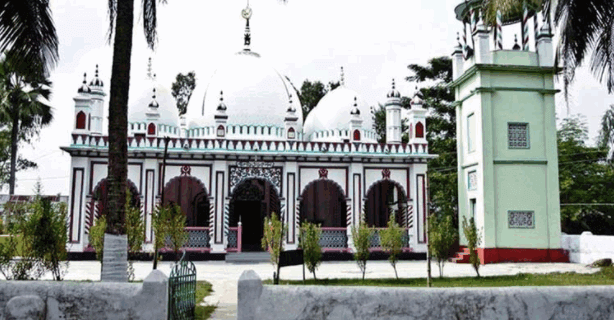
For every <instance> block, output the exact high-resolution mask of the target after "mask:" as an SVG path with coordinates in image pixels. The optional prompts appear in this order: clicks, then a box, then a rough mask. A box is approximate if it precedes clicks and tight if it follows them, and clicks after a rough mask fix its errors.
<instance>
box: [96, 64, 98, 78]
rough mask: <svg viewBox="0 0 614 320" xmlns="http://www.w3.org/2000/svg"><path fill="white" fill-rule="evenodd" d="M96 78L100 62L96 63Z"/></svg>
mask: <svg viewBox="0 0 614 320" xmlns="http://www.w3.org/2000/svg"><path fill="white" fill-rule="evenodd" d="M96 78H98V64H96Z"/></svg>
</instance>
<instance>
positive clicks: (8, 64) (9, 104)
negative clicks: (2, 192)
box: [0, 54, 53, 195]
mask: <svg viewBox="0 0 614 320" xmlns="http://www.w3.org/2000/svg"><path fill="white" fill-rule="evenodd" d="M9 57H12V55H11V54H7V58H5V59H4V60H2V61H0V123H2V124H4V125H6V126H7V127H8V128H9V130H10V132H11V136H10V144H11V146H10V150H11V167H10V175H9V194H11V195H12V194H14V193H15V172H16V169H17V149H18V146H19V142H20V141H29V140H30V139H31V138H32V137H33V136H36V135H38V133H39V131H40V129H41V128H42V127H44V126H46V125H48V124H49V123H51V121H52V120H53V113H52V111H51V106H49V105H48V104H47V101H48V100H49V97H50V95H51V90H50V86H51V82H50V81H48V80H47V79H44V78H40V77H39V76H34V77H26V76H23V75H21V74H20V73H18V72H17V71H16V70H15V69H14V64H13V61H12V60H10V58H9ZM43 99H44V100H43Z"/></svg>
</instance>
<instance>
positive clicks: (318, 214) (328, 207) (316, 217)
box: [299, 179, 347, 228]
mask: <svg viewBox="0 0 614 320" xmlns="http://www.w3.org/2000/svg"><path fill="white" fill-rule="evenodd" d="M299 201H300V203H299V206H300V210H299V221H301V222H302V221H309V222H312V223H317V224H320V225H321V226H322V227H325V228H328V227H347V201H346V199H345V191H344V190H343V188H342V187H341V186H340V185H339V184H338V183H337V182H335V181H334V180H330V179H317V180H313V181H311V182H309V183H308V184H307V185H306V186H305V188H303V191H302V192H301V195H300V198H299Z"/></svg>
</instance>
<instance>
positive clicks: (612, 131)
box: [597, 105, 614, 161]
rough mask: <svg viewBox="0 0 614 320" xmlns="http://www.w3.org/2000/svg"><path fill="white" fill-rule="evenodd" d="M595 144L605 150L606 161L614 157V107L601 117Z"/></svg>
mask: <svg viewBox="0 0 614 320" xmlns="http://www.w3.org/2000/svg"><path fill="white" fill-rule="evenodd" d="M597 144H598V146H599V147H601V148H607V149H608V150H609V151H608V160H610V161H611V160H612V158H613V156H614V105H610V108H609V109H608V110H606V112H605V113H604V114H603V117H601V129H600V130H599V138H598V141H597Z"/></svg>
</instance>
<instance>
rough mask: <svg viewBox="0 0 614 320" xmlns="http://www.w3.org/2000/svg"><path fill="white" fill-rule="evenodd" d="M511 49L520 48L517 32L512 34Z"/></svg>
mask: <svg viewBox="0 0 614 320" xmlns="http://www.w3.org/2000/svg"><path fill="white" fill-rule="evenodd" d="M512 50H520V45H519V44H518V34H514V47H513V48H512Z"/></svg>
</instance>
